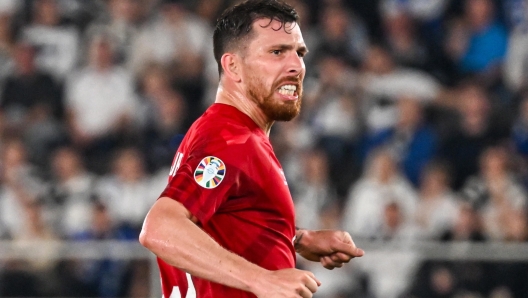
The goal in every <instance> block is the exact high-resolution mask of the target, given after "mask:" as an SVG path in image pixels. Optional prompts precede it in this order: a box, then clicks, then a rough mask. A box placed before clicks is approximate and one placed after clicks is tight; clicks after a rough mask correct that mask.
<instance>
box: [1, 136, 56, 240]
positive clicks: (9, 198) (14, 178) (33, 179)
mask: <svg viewBox="0 0 528 298" xmlns="http://www.w3.org/2000/svg"><path fill="white" fill-rule="evenodd" d="M0 151H1V164H2V168H1V173H0V177H1V179H2V185H1V191H0V223H1V224H2V225H4V226H5V228H6V229H7V232H8V233H9V235H10V237H15V235H19V234H20V233H21V232H22V231H23V229H24V228H25V227H24V225H25V219H24V217H23V216H21V215H22V214H24V208H25V207H26V206H30V205H31V204H32V203H34V202H36V201H37V200H39V199H41V197H42V195H43V194H44V191H45V188H44V184H43V182H42V179H41V178H40V176H39V175H38V172H37V170H36V168H35V167H34V166H33V165H32V164H31V163H30V162H29V161H28V160H27V154H26V148H25V145H24V143H23V142H22V140H21V139H19V138H16V137H13V138H4V139H3V140H2V147H1V149H0ZM44 207H45V206H44ZM44 212H47V210H44ZM45 220H46V222H48V220H49V219H48V218H45Z"/></svg>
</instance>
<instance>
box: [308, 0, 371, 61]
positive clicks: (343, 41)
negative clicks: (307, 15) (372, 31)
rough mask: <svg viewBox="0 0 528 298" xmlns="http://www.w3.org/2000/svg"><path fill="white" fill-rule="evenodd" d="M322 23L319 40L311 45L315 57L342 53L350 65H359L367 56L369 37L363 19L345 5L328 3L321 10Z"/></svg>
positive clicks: (318, 33)
mask: <svg viewBox="0 0 528 298" xmlns="http://www.w3.org/2000/svg"><path fill="white" fill-rule="evenodd" d="M320 14H321V16H320V17H319V20H320V24H319V27H318V30H317V31H316V32H317V36H318V39H317V40H313V41H312V43H314V44H311V45H310V46H311V47H312V48H313V51H314V56H315V57H314V59H315V58H316V57H320V56H322V55H325V53H331V54H334V55H340V57H341V59H342V60H343V61H344V62H345V63H347V64H350V65H358V64H359V62H360V61H361V60H362V59H363V57H364V56H365V53H366V50H367V47H368V43H369V38H368V32H367V29H366V27H365V25H364V24H363V22H362V20H361V19H360V18H359V17H357V16H355V15H354V14H353V13H352V12H350V11H348V9H347V8H346V7H345V6H342V5H339V4H336V5H327V6H324V7H323V8H322V10H321V11H320Z"/></svg>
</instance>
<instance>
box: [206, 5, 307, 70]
mask: <svg viewBox="0 0 528 298" xmlns="http://www.w3.org/2000/svg"><path fill="white" fill-rule="evenodd" d="M259 19H269V20H270V22H269V24H268V25H267V26H269V25H271V22H272V21H273V20H276V21H279V22H280V23H281V24H282V26H281V28H279V29H277V30H280V29H282V28H283V29H284V30H288V29H286V26H285V24H286V23H297V24H299V21H300V19H299V15H298V14H297V12H296V11H295V9H294V8H293V7H292V6H290V5H288V4H286V3H284V2H282V1H279V0H248V1H244V2H242V3H240V4H238V5H235V6H233V7H231V8H228V9H226V10H225V11H224V12H223V13H222V15H221V16H220V17H219V18H218V20H217V22H216V28H215V30H214V34H213V47H214V56H215V60H216V63H217V64H218V73H219V74H220V75H221V74H222V72H223V70H222V64H221V59H222V55H223V54H224V53H226V52H228V51H233V50H235V49H237V48H240V46H241V44H242V43H243V42H247V41H248V40H249V37H250V36H251V33H252V28H253V23H254V22H255V21H257V20H259ZM267 26H265V27H267ZM287 32H288V31H287Z"/></svg>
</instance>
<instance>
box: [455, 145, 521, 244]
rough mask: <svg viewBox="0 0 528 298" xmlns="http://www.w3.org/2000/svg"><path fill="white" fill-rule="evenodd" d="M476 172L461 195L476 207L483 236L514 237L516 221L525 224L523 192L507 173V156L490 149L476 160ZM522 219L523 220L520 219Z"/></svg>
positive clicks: (501, 238)
mask: <svg viewBox="0 0 528 298" xmlns="http://www.w3.org/2000/svg"><path fill="white" fill-rule="evenodd" d="M479 162H480V171H479V173H478V175H475V176H472V177H470V178H469V179H468V180H467V181H466V183H465V184H464V187H463V188H462V190H461V195H462V197H463V198H464V199H466V200H468V201H469V202H470V203H471V204H472V205H474V206H475V207H476V208H478V211H479V213H480V214H481V215H482V217H483V224H484V232H485V234H486V237H487V238H489V239H491V240H494V241H501V240H506V239H508V238H519V235H517V236H515V235H516V234H517V233H519V231H518V224H519V222H518V221H519V220H520V221H521V222H526V218H525V217H526V213H525V212H526V211H525V208H526V203H527V201H526V200H527V197H526V191H525V190H524V189H523V187H522V184H520V183H519V181H518V180H517V178H516V177H515V176H514V175H513V173H512V171H511V164H510V162H511V160H510V158H509V153H508V151H506V150H505V149H504V148H501V147H490V148H488V149H486V151H484V152H483V153H482V155H481V156H480V158H479ZM523 218H524V219H523Z"/></svg>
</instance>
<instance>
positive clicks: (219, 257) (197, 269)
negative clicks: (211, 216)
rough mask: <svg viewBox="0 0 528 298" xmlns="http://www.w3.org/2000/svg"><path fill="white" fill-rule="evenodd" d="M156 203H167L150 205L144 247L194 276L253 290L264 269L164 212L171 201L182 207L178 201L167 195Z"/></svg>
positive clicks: (184, 221) (188, 222)
mask: <svg viewBox="0 0 528 298" xmlns="http://www.w3.org/2000/svg"><path fill="white" fill-rule="evenodd" d="M168 200H170V201H168ZM158 203H159V204H161V205H170V206H159V207H161V208H155V207H153V209H152V210H151V212H150V213H149V215H148V216H147V218H146V219H145V224H144V226H143V230H142V233H141V236H140V240H141V243H142V244H143V245H144V246H145V247H147V248H148V249H149V250H151V251H152V252H153V253H154V254H156V255H157V256H158V257H160V258H161V259H163V260H164V261H165V262H167V263H168V264H170V265H172V266H175V267H178V268H180V269H182V270H184V271H186V272H189V273H190V274H191V275H193V276H197V277H200V278H203V279H207V280H210V281H213V282H216V283H220V284H223V285H226V286H229V287H234V288H238V289H241V290H244V291H250V292H252V291H253V290H254V287H255V286H256V284H257V281H258V276H259V275H260V274H263V273H264V272H265V269H263V268H261V267H259V266H257V265H255V264H253V263H250V262H249V261H247V260H245V259H244V258H242V257H240V256H238V255H236V254H234V253H231V252H229V251H228V250H226V249H224V248H223V247H221V246H220V245H219V244H218V243H217V242H215V241H214V240H213V239H212V238H211V237H210V236H209V235H207V234H206V233H205V232H204V231H203V230H202V229H200V228H199V227H198V226H197V225H196V224H195V223H194V222H192V221H191V220H190V218H188V217H185V216H178V214H163V213H166V212H170V213H173V212H174V210H175V208H174V207H175V205H174V204H178V205H179V206H180V207H181V208H184V207H183V206H181V204H180V203H177V202H175V201H172V200H171V199H168V198H167V199H164V198H162V199H160V200H158V202H157V203H156V204H158ZM168 207H169V208H168ZM160 219H163V221H161V220H160ZM164 226H165V227H170V228H163V227H164Z"/></svg>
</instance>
